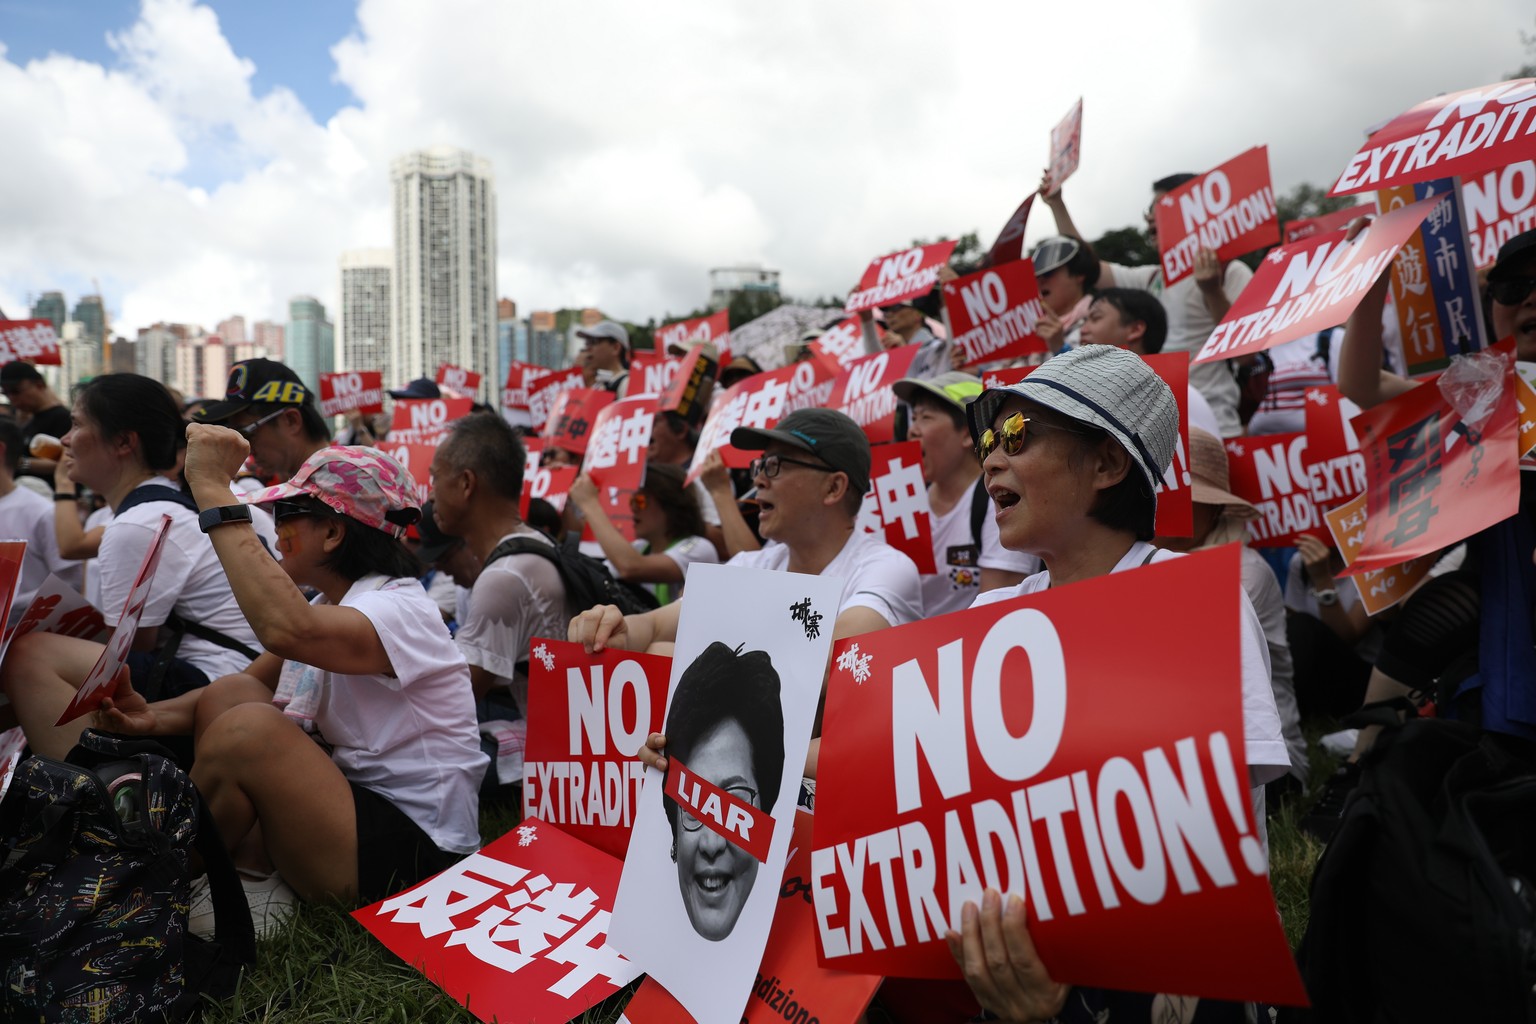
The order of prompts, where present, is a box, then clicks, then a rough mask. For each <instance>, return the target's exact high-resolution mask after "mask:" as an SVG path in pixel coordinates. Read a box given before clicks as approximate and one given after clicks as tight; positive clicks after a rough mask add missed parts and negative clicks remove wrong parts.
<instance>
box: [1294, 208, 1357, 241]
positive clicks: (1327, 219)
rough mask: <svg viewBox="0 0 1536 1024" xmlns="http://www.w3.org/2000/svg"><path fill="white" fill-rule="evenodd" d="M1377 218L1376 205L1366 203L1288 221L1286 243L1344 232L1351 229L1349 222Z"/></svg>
mask: <svg viewBox="0 0 1536 1024" xmlns="http://www.w3.org/2000/svg"><path fill="white" fill-rule="evenodd" d="M1374 216H1376V204H1375V203H1365V204H1363V205H1361V206H1347V207H1345V208H1344V209H1342V210H1334V211H1333V212H1332V213H1325V214H1322V215H1320V216H1317V217H1305V218H1303V219H1301V220H1288V221H1286V222H1285V229H1284V232H1285V242H1286V244H1287V245H1289V244H1290V243H1292V242H1299V241H1301V240H1302V239H1303V238H1311V237H1312V236H1313V235H1326V234H1328V233H1329V232H1330V231H1343V230H1344V229H1345V228H1347V227H1349V222H1350V221H1352V220H1354V219H1355V218H1356V217H1374Z"/></svg>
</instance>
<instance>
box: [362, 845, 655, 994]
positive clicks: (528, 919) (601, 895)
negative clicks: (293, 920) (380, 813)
mask: <svg viewBox="0 0 1536 1024" xmlns="http://www.w3.org/2000/svg"><path fill="white" fill-rule="evenodd" d="M619 870H620V864H619V861H618V860H616V859H615V858H613V857H610V856H609V855H608V854H606V853H603V852H602V851H600V850H594V849H593V848H592V847H590V846H588V845H587V844H586V843H583V842H581V841H580V840H578V839H574V838H572V837H571V836H568V835H566V834H565V833H563V832H561V831H560V830H559V829H558V828H555V827H553V826H551V825H546V824H545V823H543V822H541V821H539V820H537V819H526V820H524V822H523V823H522V824H521V825H519V826H517V828H515V829H513V830H512V831H511V832H508V833H507V834H506V835H504V836H502V837H501V838H500V839H498V840H496V841H495V842H494V843H491V844H490V845H488V846H486V847H485V848H484V849H482V850H481V851H480V852H479V853H471V854H470V855H469V856H467V857H465V858H464V859H463V860H461V861H459V862H458V863H457V864H455V865H454V866H453V867H451V868H449V869H448V870H447V871H444V872H443V873H442V874H439V875H434V876H432V877H431V878H429V879H427V880H426V881H425V882H422V883H421V884H420V885H417V886H414V887H412V888H410V889H407V890H405V891H404V892H402V893H400V894H398V895H396V896H391V897H389V898H388V899H386V900H381V901H380V902H378V903H375V904H373V905H371V906H367V907H363V908H362V909H361V910H355V911H353V912H352V916H353V917H354V918H356V919H357V921H358V923H360V924H361V925H362V926H363V927H364V928H366V929H368V931H370V932H372V933H373V935H374V937H375V938H377V939H378V940H379V941H380V942H382V943H383V944H384V946H385V947H386V948H388V949H389V951H390V952H392V953H394V954H395V955H396V956H398V957H399V958H400V959H401V960H404V961H405V962H406V963H408V964H411V965H412V966H414V967H415V968H416V969H417V970H419V971H421V973H422V974H424V975H426V976H427V978H429V979H430V980H431V981H432V982H433V983H434V984H435V985H437V986H438V987H439V988H441V989H442V990H443V991H444V992H446V993H447V994H448V995H450V996H452V997H453V998H454V999H455V1000H457V1001H458V1002H459V1003H460V1004H462V1005H463V1006H464V1008H465V1009H467V1010H469V1012H471V1013H473V1014H474V1015H475V1016H476V1017H477V1018H479V1019H480V1020H483V1021H486V1022H487V1024H490V1022H492V1021H496V1020H504V1021H505V1020H549V1021H556V1020H559V1021H564V1020H570V1019H571V1018H573V1017H577V1016H580V1014H581V1013H582V1011H584V1010H586V1009H587V1008H588V1007H590V1006H593V1005H595V1004H597V1003H599V1002H601V1001H602V1000H604V999H606V998H608V997H609V996H611V995H612V994H613V993H614V992H616V991H618V990H619V989H620V988H622V987H623V986H625V985H627V984H629V983H630V982H631V981H633V980H634V978H635V976H636V975H637V974H639V973H640V972H639V971H638V970H636V969H635V968H634V967H633V966H632V965H631V964H630V962H629V961H628V960H626V959H624V958H623V957H622V956H620V955H619V954H618V953H617V952H615V951H614V950H613V949H612V948H611V947H610V946H609V945H608V944H607V936H608V921H609V918H610V916H611V914H612V911H613V896H614V893H615V892H616V891H617V890H618V887H619Z"/></svg>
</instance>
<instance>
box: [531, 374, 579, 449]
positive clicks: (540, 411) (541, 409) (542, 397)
mask: <svg viewBox="0 0 1536 1024" xmlns="http://www.w3.org/2000/svg"><path fill="white" fill-rule="evenodd" d="M581 386H582V383H581V368H580V367H579V366H573V367H571V368H570V369H568V370H556V371H555V372H553V373H546V374H544V375H543V376H542V377H539V378H537V379H535V380H532V381H530V382H529V383H528V418H529V419H530V420H532V421H533V422H532V424H531V429H533V430H534V431H536V432H539V433H543V432H544V429H545V427H546V426H547V425H548V423H549V414H550V413H552V412H554V410H555V402H556V401H558V400H559V398H560V395H561V393H562V392H565V391H569V390H571V389H572V388H579V387H581Z"/></svg>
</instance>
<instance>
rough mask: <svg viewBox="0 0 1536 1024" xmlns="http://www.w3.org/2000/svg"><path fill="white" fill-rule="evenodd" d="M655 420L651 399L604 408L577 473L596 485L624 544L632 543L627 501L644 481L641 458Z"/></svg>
mask: <svg viewBox="0 0 1536 1024" xmlns="http://www.w3.org/2000/svg"><path fill="white" fill-rule="evenodd" d="M610 397H611V396H610ZM655 420H656V399H655V398H625V399H623V400H621V401H617V402H613V403H610V404H609V405H606V406H604V407H603V409H602V411H601V412H599V413H598V414H597V418H596V420H595V421H594V423H593V425H592V431H591V436H590V440H589V441H588V443H587V446H586V457H585V458H584V459H583V461H582V464H581V471H582V472H583V473H586V474H587V475H588V476H590V477H591V478H592V482H593V483H595V484H597V493H598V496H599V497H600V498H601V499H602V502H603V509H604V511H606V512H607V513H608V518H609V520H610V521H612V523H613V525H614V526H615V527H617V528H618V531H619V532H620V533H622V534H623V535H624V539H625V540H630V541H632V540H634V539H635V514H634V512H633V511H631V510H630V507H629V499H630V496H631V495H633V494H634V493H635V492H636V491H638V490H639V489H640V484H641V483H642V482H643V481H644V480H645V457H646V451H647V450H648V449H649V447H650V444H651V427H652V425H653V424H654V423H655Z"/></svg>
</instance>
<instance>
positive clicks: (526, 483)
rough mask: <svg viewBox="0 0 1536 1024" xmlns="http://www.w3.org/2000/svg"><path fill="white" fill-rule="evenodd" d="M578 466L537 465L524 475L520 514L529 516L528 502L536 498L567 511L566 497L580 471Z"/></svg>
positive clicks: (524, 517)
mask: <svg viewBox="0 0 1536 1024" xmlns="http://www.w3.org/2000/svg"><path fill="white" fill-rule="evenodd" d="M580 472H581V469H580V467H578V466H537V467H535V468H534V469H531V470H529V471H528V472H527V473H526V474H524V475H523V495H522V500H521V502H520V504H519V505H518V515H520V516H522V517H523V519H524V520H527V518H528V502H529V501H531V500H532V499H534V498H538V499H540V500H541V501H547V502H549V503H550V504H551V505H552V506H554V509H555V511H556V512H564V511H565V499H566V498H567V497H568V496H569V495H570V493H571V484H572V483H574V482H575V480H576V474H577V473H580Z"/></svg>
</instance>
